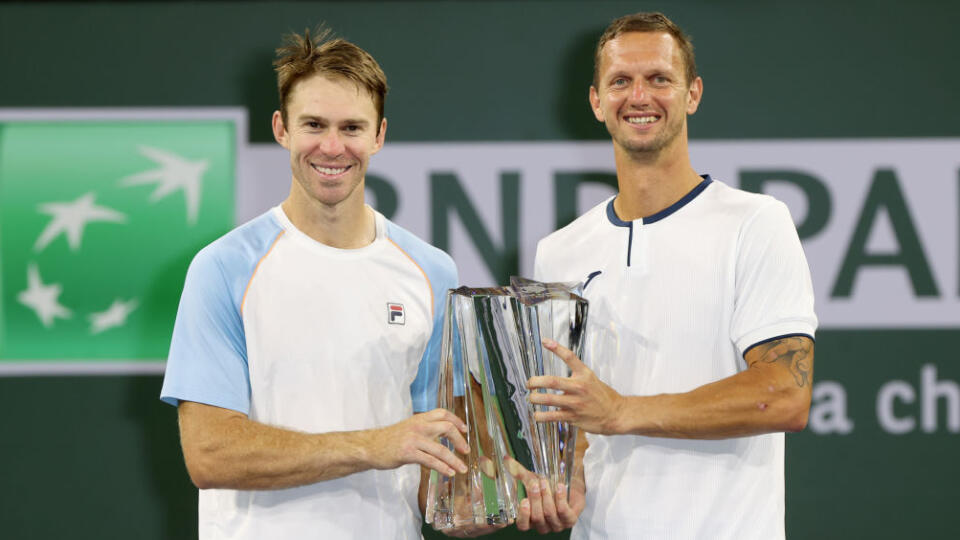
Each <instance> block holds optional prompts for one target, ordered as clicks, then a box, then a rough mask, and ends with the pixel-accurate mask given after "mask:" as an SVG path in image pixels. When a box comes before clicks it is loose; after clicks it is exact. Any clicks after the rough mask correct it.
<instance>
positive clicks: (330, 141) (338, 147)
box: [320, 129, 344, 157]
mask: <svg viewBox="0 0 960 540" xmlns="http://www.w3.org/2000/svg"><path fill="white" fill-rule="evenodd" d="M320 152H322V153H323V155H325V156H330V157H336V156H339V155H341V154H343V152H344V144H343V141H342V140H340V133H339V131H338V130H335V129H331V130H329V132H328V133H325V134H324V135H323V137H322V138H321V139H320Z"/></svg>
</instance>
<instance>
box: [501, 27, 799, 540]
mask: <svg viewBox="0 0 960 540" xmlns="http://www.w3.org/2000/svg"><path fill="white" fill-rule="evenodd" d="M702 97H703V81H702V79H701V78H700V77H698V76H697V74H696V67H695V63H694V58H693V48H692V46H691V45H690V40H689V38H688V37H686V36H685V35H684V34H683V32H682V31H680V29H679V28H678V27H677V26H676V25H675V24H673V23H672V22H671V21H670V20H669V19H667V17H665V16H664V15H662V14H660V13H639V14H635V15H629V16H626V17H623V18H621V19H618V20H616V21H614V22H613V23H612V24H611V25H610V27H609V28H608V29H607V31H606V32H605V33H604V34H603V36H602V37H601V39H600V42H599V44H598V46H597V55H596V66H595V74H594V83H593V85H592V86H591V87H590V95H589V100H590V106H591V109H592V112H593V114H594V116H595V117H596V119H597V120H598V121H600V122H602V123H604V125H605V126H606V128H607V131H609V132H610V135H611V138H612V140H613V149H614V158H615V162H616V169H617V180H618V187H619V190H618V194H617V195H616V196H615V197H612V198H610V199H608V200H607V201H604V202H603V203H602V204H600V205H598V206H596V207H594V208H593V209H591V210H589V211H588V212H587V213H586V214H584V215H583V216H581V217H580V218H578V219H577V220H575V221H574V222H573V223H571V224H570V225H568V226H567V227H565V228H563V229H560V230H559V231H557V232H555V233H553V234H551V235H550V236H548V237H546V238H545V239H543V240H542V241H541V242H540V244H539V245H538V248H537V258H536V263H535V271H534V277H535V278H536V279H537V280H541V281H561V282H570V281H575V282H582V283H584V292H583V294H584V296H585V297H586V298H587V299H588V300H589V301H590V320H589V326H588V328H587V338H586V339H587V341H586V345H585V348H584V350H585V352H584V357H585V360H586V362H587V364H589V365H590V366H591V367H590V368H588V367H587V366H586V365H585V364H584V363H583V362H581V361H580V359H579V358H577V357H576V356H575V355H574V354H573V353H572V352H571V351H569V350H567V349H565V348H563V347H560V346H558V345H557V344H556V343H553V342H548V343H546V347H547V348H548V349H550V350H552V351H554V352H555V353H556V354H558V355H559V356H560V357H561V358H563V359H564V361H565V362H566V363H567V364H568V365H569V366H570V367H571V370H572V375H571V376H570V377H569V378H561V377H534V378H532V379H530V381H529V386H530V388H532V389H540V388H544V389H552V390H557V391H559V392H554V393H540V392H534V393H532V394H531V401H532V402H533V403H536V404H540V405H550V406H553V407H556V409H555V410H552V411H549V412H542V413H537V419H538V420H539V421H552V420H562V421H568V422H571V423H572V424H574V425H576V426H578V427H579V428H580V429H581V430H582V431H583V432H585V433H588V434H589V435H587V440H588V441H589V447H588V448H587V449H586V453H585V455H584V456H583V458H582V461H583V469H582V470H583V475H582V476H579V477H578V480H577V481H576V483H574V485H573V486H571V487H570V497H569V501H568V500H567V499H566V497H565V491H564V490H563V489H561V490H559V493H557V494H552V493H550V492H549V491H545V490H544V489H542V488H541V489H528V490H527V492H528V494H530V496H529V499H528V500H525V501H524V502H523V503H521V516H520V518H519V519H518V527H520V528H521V529H527V528H531V527H532V528H536V529H538V530H540V531H541V532H546V531H548V530H561V529H563V528H566V527H570V526H572V525H574V523H575V526H574V529H573V532H572V534H571V538H649V539H656V538H670V539H699V538H721V539H731V540H744V539H757V540H769V539H775V538H783V537H784V481H783V455H784V435H783V432H785V431H799V430H802V429H803V428H804V426H805V425H806V421H807V414H808V411H809V407H810V396H811V388H812V382H813V380H812V378H813V336H814V332H815V330H816V326H817V319H816V316H815V315H814V312H813V288H812V284H811V281H810V272H809V269H808V267H807V263H806V259H805V257H804V254H803V249H802V248H801V245H800V241H799V239H798V237H797V232H796V229H795V227H794V225H793V222H792V220H791V218H790V214H789V212H788V210H787V208H786V206H785V205H784V204H783V203H781V202H779V201H777V200H775V199H773V198H772V197H769V196H766V195H758V194H752V193H746V192H743V191H740V190H738V189H735V188H732V187H728V186H727V185H725V184H723V183H721V182H720V181H718V180H715V179H713V178H711V177H710V176H709V175H700V174H698V173H697V172H696V171H695V170H694V168H693V165H692V164H691V162H690V157H689V152H688V143H687V116H688V115H691V114H694V113H695V112H696V110H697V108H698V107H699V105H700V102H701V99H702ZM581 443H582V438H581V440H580V441H578V450H579V445H580V444H581ZM527 482H528V484H529V483H530V482H531V479H530V478H529V477H528V478H527ZM529 487H530V486H529V485H528V488H529ZM581 511H582V514H581ZM578 517H579V521H578Z"/></svg>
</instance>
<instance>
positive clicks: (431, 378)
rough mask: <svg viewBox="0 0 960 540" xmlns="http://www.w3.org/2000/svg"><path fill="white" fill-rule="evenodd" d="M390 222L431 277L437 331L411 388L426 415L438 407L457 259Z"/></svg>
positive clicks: (392, 234)
mask: <svg viewBox="0 0 960 540" xmlns="http://www.w3.org/2000/svg"><path fill="white" fill-rule="evenodd" d="M387 223H388V229H387V231H388V232H387V234H389V235H390V238H391V239H393V241H394V242H396V243H397V245H399V246H400V247H401V248H402V249H403V250H404V251H406V252H407V253H408V254H409V255H410V256H411V257H412V258H413V260H414V261H416V262H417V264H419V265H420V268H422V269H423V271H424V272H425V273H426V274H427V279H428V280H429V281H430V287H431V288H432V289H433V331H432V333H431V334H430V340H429V341H428V342H427V348H426V350H425V351H424V353H423V358H421V360H420V367H419V368H418V369H417V377H416V379H414V381H413V383H412V384H411V385H410V396H411V398H412V399H413V410H414V412H424V411H429V410H432V409H435V408H436V407H437V384H438V382H439V375H440V348H441V342H442V339H443V319H444V313H445V311H446V305H447V290H448V289H455V288H457V285H458V283H459V278H458V276H457V266H456V264H454V262H453V259H451V258H450V256H449V255H447V254H446V253H444V252H443V251H442V250H439V249H437V248H435V247H433V246H431V245H430V244H427V243H426V242H424V241H423V240H420V239H419V238H417V237H416V236H414V235H413V234H412V233H410V232H408V231H406V230H404V229H402V228H400V227H398V226H396V225H395V224H393V223H391V222H389V221H388V222H387Z"/></svg>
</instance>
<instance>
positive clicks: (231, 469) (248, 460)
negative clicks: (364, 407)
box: [178, 401, 469, 490]
mask: <svg viewBox="0 0 960 540" xmlns="http://www.w3.org/2000/svg"><path fill="white" fill-rule="evenodd" d="M178 411H179V417H180V439H181V444H182V445H183V455H184V460H185V462H186V464H187V471H188V472H189V474H190V479H191V480H192V481H193V483H194V484H195V485H196V486H197V487H198V488H200V489H211V488H217V489H246V490H255V489H282V488H289V487H295V486H302V485H307V484H313V483H316V482H322V481H325V480H332V479H334V478H340V477H343V476H347V475H349V474H353V473H356V472H361V471H365V470H370V469H394V468H396V467H399V466H401V465H405V464H408V463H418V464H420V465H423V466H425V467H429V468H431V469H435V470H437V471H439V472H442V473H444V474H447V475H452V474H453V472H454V471H453V469H457V470H458V471H460V472H466V470H467V467H466V465H465V464H464V463H463V461H461V460H460V459H459V458H457V457H456V455H455V454H454V453H453V452H451V451H450V450H449V449H447V448H446V447H445V446H444V445H442V444H440V443H439V442H438V441H437V438H438V437H440V436H444V437H447V438H448V439H449V440H450V441H452V442H453V443H454V446H455V447H456V448H457V450H458V451H460V452H463V453H467V452H468V451H469V447H468V446H467V443H466V440H465V439H464V438H463V435H461V433H460V432H466V428H467V427H466V425H465V424H464V423H463V422H462V421H461V420H460V419H458V418H457V417H456V416H455V415H453V414H452V413H450V412H449V411H446V410H443V409H435V410H432V411H429V412H425V413H421V414H416V415H413V416H412V417H410V418H407V419H406V420H403V421H401V422H398V423H396V424H393V425H390V426H387V427H383V428H379V429H370V430H363V431H345V432H333V433H319V434H317V433H303V432H298V431H293V430H288V429H282V428H278V427H274V426H269V425H266V424H262V423H260V422H256V421H253V420H250V419H249V418H248V417H247V416H246V415H245V414H243V413H240V412H237V411H234V410H230V409H223V408H220V407H214V406H212V405H204V404H202V403H195V402H192V401H181V402H180V405H179V407H178Z"/></svg>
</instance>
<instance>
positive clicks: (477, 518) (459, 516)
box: [426, 277, 588, 529]
mask: <svg viewBox="0 0 960 540" xmlns="http://www.w3.org/2000/svg"><path fill="white" fill-rule="evenodd" d="M510 283H511V284H510V286H508V287H491V288H468V287H460V288H458V289H451V290H449V291H448V292H447V310H446V313H445V315H444V325H443V341H442V348H441V360H440V373H439V391H438V401H439V403H438V406H439V407H443V408H446V409H447V410H449V411H451V412H453V413H454V414H456V415H457V416H458V417H460V418H461V419H462V420H463V421H464V422H465V423H466V424H467V427H468V430H467V434H466V437H465V438H466V440H467V444H468V445H469V446H470V453H469V454H466V455H465V456H461V457H463V458H464V461H465V462H466V464H467V468H468V470H467V472H466V473H462V474H454V475H453V476H447V475H444V474H440V473H439V472H437V471H431V473H430V481H429V485H428V491H427V506H426V521H427V523H430V524H431V525H432V526H433V527H434V528H435V529H448V528H453V527H460V526H465V525H484V524H486V525H505V524H507V523H509V522H510V521H511V520H513V519H516V517H517V512H518V509H519V503H520V500H521V499H522V498H523V497H524V491H523V484H522V483H521V482H519V481H518V479H517V478H515V477H514V476H513V474H511V472H510V467H509V466H508V460H511V459H512V460H514V461H516V462H517V464H519V465H520V466H522V467H524V468H526V469H527V470H529V471H532V472H534V473H536V474H537V475H538V476H541V477H544V478H546V479H548V481H549V482H550V486H551V489H552V490H556V487H557V484H559V483H563V484H565V485H567V486H569V485H570V477H571V474H572V472H573V471H572V469H573V458H574V451H575V448H574V447H575V441H576V429H575V428H572V427H570V426H569V425H567V424H566V423H565V422H536V421H535V420H534V413H535V412H538V411H541V410H548V409H550V408H549V407H545V406H541V405H536V406H535V405H533V404H531V403H530V402H529V401H528V399H527V397H528V395H529V393H530V391H529V390H528V389H527V387H526V382H527V379H529V378H530V377H533V376H537V375H555V376H560V377H568V376H569V375H570V369H569V368H568V367H567V365H566V364H565V363H564V362H563V360H561V359H560V358H559V357H558V356H556V355H554V354H553V353H552V352H550V351H549V350H546V349H544V348H543V346H542V343H541V340H542V339H545V338H549V339H553V340H554V341H556V342H558V343H559V344H561V345H563V346H564V347H567V348H569V349H570V350H572V351H573V352H574V353H576V354H577V356H581V354H582V350H583V343H584V330H585V328H586V320H587V308H588V304H587V301H586V300H585V299H584V298H582V297H581V296H580V295H579V294H578V293H579V285H578V284H565V283H540V282H537V281H533V280H528V279H523V278H517V277H513V278H511V280H510ZM539 391H541V392H545V391H546V390H539ZM441 442H443V443H444V444H445V445H446V446H447V447H448V448H450V449H451V451H454V449H453V446H452V444H451V443H450V442H449V441H448V440H446V439H445V438H442V439H441Z"/></svg>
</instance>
